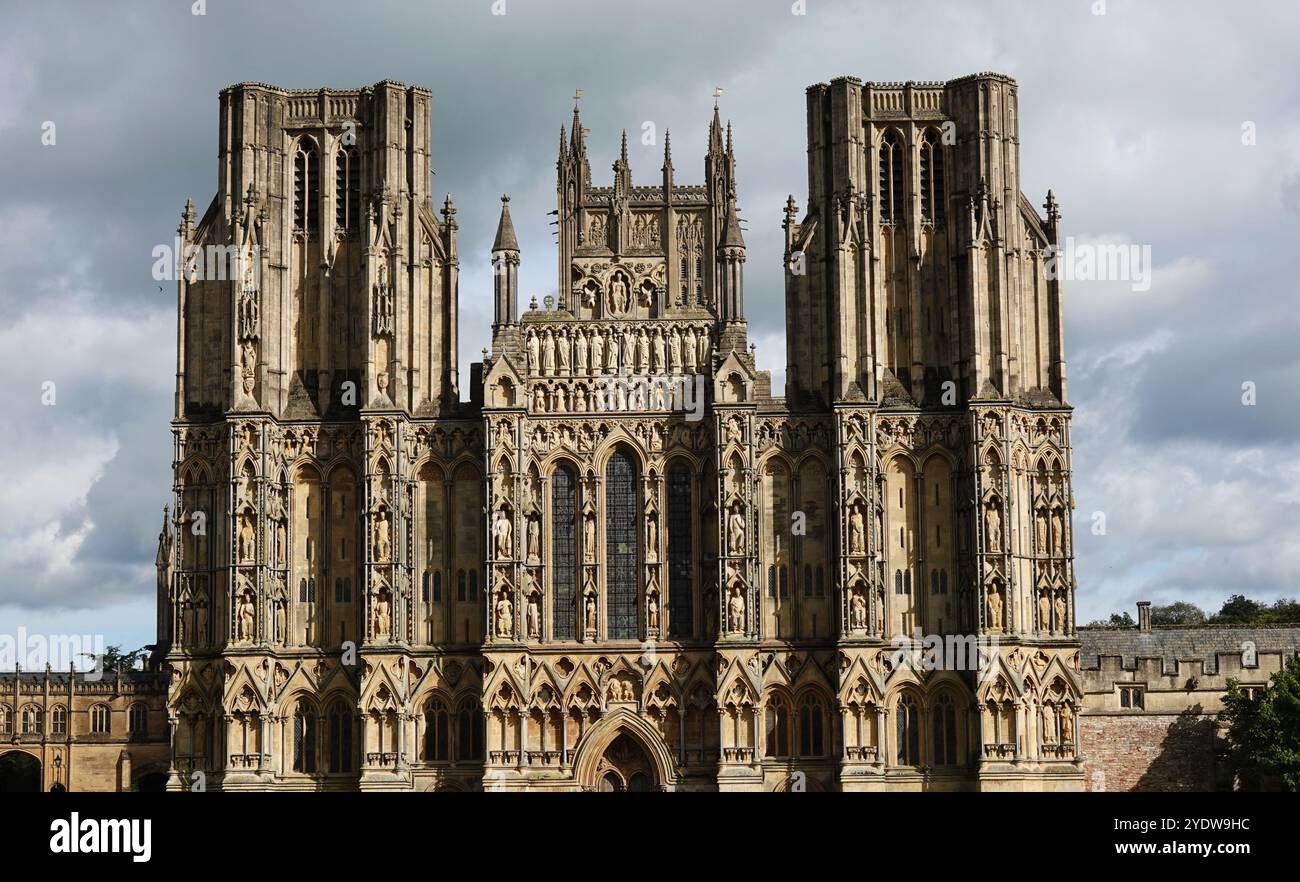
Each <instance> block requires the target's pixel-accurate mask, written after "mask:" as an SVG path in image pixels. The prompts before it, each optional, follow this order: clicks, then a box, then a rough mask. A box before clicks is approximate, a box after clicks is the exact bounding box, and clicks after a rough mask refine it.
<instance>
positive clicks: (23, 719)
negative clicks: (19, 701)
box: [19, 704, 45, 735]
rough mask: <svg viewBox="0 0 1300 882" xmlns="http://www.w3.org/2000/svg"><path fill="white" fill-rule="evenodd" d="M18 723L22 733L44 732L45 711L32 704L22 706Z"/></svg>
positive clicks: (34, 733) (38, 733) (35, 733)
mask: <svg viewBox="0 0 1300 882" xmlns="http://www.w3.org/2000/svg"><path fill="white" fill-rule="evenodd" d="M19 723H20V725H21V726H22V728H21V729H20V730H19V731H21V732H22V734H24V735H41V734H44V732H45V712H44V711H43V710H41V709H40V708H39V707H37V706H36V705H34V704H29V705H27V706H26V707H25V708H23V711H22V714H21V715H20V716H19Z"/></svg>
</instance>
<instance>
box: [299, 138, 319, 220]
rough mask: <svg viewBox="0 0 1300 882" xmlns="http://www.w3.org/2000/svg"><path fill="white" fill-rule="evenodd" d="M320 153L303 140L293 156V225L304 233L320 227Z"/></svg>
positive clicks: (313, 145) (314, 146) (312, 145)
mask: <svg viewBox="0 0 1300 882" xmlns="http://www.w3.org/2000/svg"><path fill="white" fill-rule="evenodd" d="M319 206H320V155H319V154H318V153H317V152H316V145H315V144H313V143H311V142H310V141H307V140H303V141H301V142H299V144H298V152H297V153H296V154H294V158H293V227H294V229H295V230H298V231H300V232H305V233H316V232H317V231H318V230H319V229H320V207H319Z"/></svg>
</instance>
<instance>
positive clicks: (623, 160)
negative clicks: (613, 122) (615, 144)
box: [618, 129, 627, 168]
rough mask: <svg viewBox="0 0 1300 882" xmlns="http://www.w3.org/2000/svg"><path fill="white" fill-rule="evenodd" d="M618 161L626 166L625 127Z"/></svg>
mask: <svg viewBox="0 0 1300 882" xmlns="http://www.w3.org/2000/svg"><path fill="white" fill-rule="evenodd" d="M618 161H619V162H621V163H622V164H623V166H624V167H625V168H626V167H627V129H624V130H623V146H622V148H621V149H620V150H619V153H618Z"/></svg>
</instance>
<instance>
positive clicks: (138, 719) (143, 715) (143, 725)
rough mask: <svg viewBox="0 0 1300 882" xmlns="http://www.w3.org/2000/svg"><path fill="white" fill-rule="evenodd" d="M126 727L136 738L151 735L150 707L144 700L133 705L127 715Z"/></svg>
mask: <svg viewBox="0 0 1300 882" xmlns="http://www.w3.org/2000/svg"><path fill="white" fill-rule="evenodd" d="M126 728H127V731H128V732H129V733H130V734H131V735H132V736H133V737H135V738H145V737H147V736H148V735H149V708H147V707H145V705H144V703H143V702H136V703H135V704H133V705H131V710H130V711H129V712H128V713H127V717H126Z"/></svg>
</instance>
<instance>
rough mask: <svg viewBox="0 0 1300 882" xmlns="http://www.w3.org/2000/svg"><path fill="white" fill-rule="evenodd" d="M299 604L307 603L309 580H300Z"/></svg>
mask: <svg viewBox="0 0 1300 882" xmlns="http://www.w3.org/2000/svg"><path fill="white" fill-rule="evenodd" d="M298 602H299V603H306V602H307V580H306V579H299V580H298Z"/></svg>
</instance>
